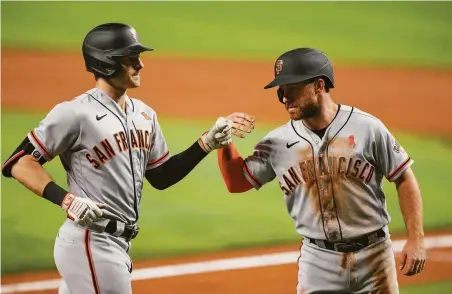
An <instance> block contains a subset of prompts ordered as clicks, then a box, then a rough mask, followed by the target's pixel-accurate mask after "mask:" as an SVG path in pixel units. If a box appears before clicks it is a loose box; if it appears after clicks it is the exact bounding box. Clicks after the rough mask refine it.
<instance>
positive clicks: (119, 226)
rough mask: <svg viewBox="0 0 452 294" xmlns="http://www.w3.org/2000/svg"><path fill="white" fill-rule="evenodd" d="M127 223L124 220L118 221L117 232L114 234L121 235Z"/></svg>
mask: <svg viewBox="0 0 452 294" xmlns="http://www.w3.org/2000/svg"><path fill="white" fill-rule="evenodd" d="M125 227H126V225H125V224H124V223H123V222H116V232H114V233H113V234H112V235H113V236H116V237H119V236H121V234H122V233H123V232H124V229H125Z"/></svg>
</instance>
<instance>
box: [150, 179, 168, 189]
mask: <svg viewBox="0 0 452 294" xmlns="http://www.w3.org/2000/svg"><path fill="white" fill-rule="evenodd" d="M149 183H150V184H151V186H152V187H153V188H155V189H157V190H160V191H163V190H166V189H168V188H169V187H171V186H172V185H171V183H169V182H166V181H149Z"/></svg>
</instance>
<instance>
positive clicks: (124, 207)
mask: <svg viewBox="0 0 452 294" xmlns="http://www.w3.org/2000/svg"><path fill="white" fill-rule="evenodd" d="M152 50H153V49H152V48H149V47H146V46H144V45H142V44H141V43H140V42H139V41H138V38H137V34H136V31H135V29H134V28H133V27H131V26H129V25H127V24H121V23H106V24H102V25H99V26H97V27H95V28H93V29H92V30H91V31H90V32H89V33H88V34H87V35H86V37H85V39H84V41H83V45H82V51H83V57H84V61H85V65H86V69H87V71H89V72H91V73H92V74H94V77H95V80H96V85H95V87H94V88H92V89H90V90H88V91H86V92H85V93H83V94H81V95H79V96H78V97H75V98H74V99H72V100H70V101H66V102H62V103H59V104H57V105H56V106H55V107H53V109H52V110H51V111H50V112H49V113H48V114H47V116H46V117H45V118H44V119H43V120H41V121H40V123H39V124H38V126H37V127H36V128H34V129H33V130H31V131H30V132H29V133H28V134H27V136H26V137H25V139H24V140H23V141H22V143H20V144H19V146H18V147H17V149H16V150H15V151H14V152H13V154H12V155H11V157H10V158H9V159H8V160H7V161H6V162H5V164H4V166H3V168H2V173H3V175H4V176H5V177H14V178H15V179H16V180H17V181H18V182H20V183H21V184H22V185H24V186H25V187H26V188H28V189H29V190H30V191H32V192H34V193H35V194H37V195H39V196H41V197H42V198H44V199H46V200H48V201H50V202H52V203H54V204H56V205H58V206H59V207H60V208H61V209H62V210H63V211H64V212H65V213H66V214H67V218H66V220H65V221H64V223H63V224H62V226H61V228H60V230H59V232H58V235H57V237H56V240H55V247H54V259H55V264H56V266H57V269H58V271H59V273H60V274H61V276H62V278H63V282H62V283H61V285H60V288H59V293H60V294H66V293H73V294H74V293H76V294H79V293H80V294H81V293H83V294H90V293H95V294H99V293H111V294H127V293H132V288H131V272H132V261H131V259H130V257H129V250H130V246H131V240H132V239H134V238H135V237H136V236H137V234H138V231H139V230H138V225H137V222H138V219H139V204H140V200H141V197H142V188H143V181H144V179H146V180H147V181H148V182H149V183H150V184H151V185H152V186H153V187H154V188H156V189H158V190H163V189H166V188H168V187H170V186H172V185H174V184H176V183H177V182H179V181H180V180H182V179H183V178H184V177H185V176H186V175H187V174H188V173H189V172H190V171H191V170H192V169H193V168H194V167H195V166H196V165H197V164H198V163H199V162H200V161H201V160H202V159H203V158H205V157H206V156H207V155H208V154H209V153H210V152H211V151H212V150H214V149H217V148H220V147H224V146H226V145H228V144H230V143H231V142H232V135H237V136H239V137H243V136H244V134H245V133H246V132H250V131H251V129H252V128H253V125H252V120H253V118H252V117H250V116H247V115H246V114H243V113H234V114H233V115H231V116H230V117H229V118H230V119H226V118H223V117H220V118H218V119H217V121H216V122H215V124H214V125H213V126H212V127H211V129H210V130H208V131H207V132H205V133H204V134H202V135H201V136H200V137H199V138H198V139H197V140H196V141H195V142H194V143H193V144H192V145H191V146H190V147H188V148H187V149H186V150H185V151H183V152H181V153H179V154H176V155H170V153H169V150H168V146H167V144H166V141H165V137H164V135H163V133H162V130H161V128H160V125H159V122H158V120H157V115H156V112H155V111H154V110H153V109H152V108H151V107H149V106H147V105H146V104H145V103H144V102H143V101H141V100H138V99H136V98H131V97H129V96H128V95H127V93H126V91H127V89H130V88H137V87H138V86H140V71H141V70H142V69H143V66H144V65H143V63H142V61H141V59H140V54H141V53H142V52H145V51H152ZM242 120H243V121H246V123H242ZM57 156H59V158H60V160H61V163H62V165H63V167H64V169H65V171H66V173H67V184H68V190H66V189H64V188H63V187H61V186H60V185H58V184H57V183H55V182H54V181H53V179H52V178H51V176H50V175H49V174H48V173H47V172H46V171H45V169H44V168H43V167H42V165H43V164H45V163H46V162H49V161H51V160H52V159H53V158H55V157H57Z"/></svg>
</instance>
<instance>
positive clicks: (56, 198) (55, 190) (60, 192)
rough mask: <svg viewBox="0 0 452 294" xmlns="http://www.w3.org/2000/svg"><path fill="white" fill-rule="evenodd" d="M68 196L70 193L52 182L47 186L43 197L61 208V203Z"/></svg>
mask: <svg viewBox="0 0 452 294" xmlns="http://www.w3.org/2000/svg"><path fill="white" fill-rule="evenodd" d="M67 194H68V192H67V191H66V190H64V189H63V188H61V187H60V186H58V185H57V184H56V183H55V182H53V181H52V182H49V183H48V184H47V185H46V186H45V188H44V191H43V192H42V197H44V198H45V199H47V200H49V201H50V202H52V203H55V204H56V205H58V206H61V203H63V199H64V197H65V196H66V195H67Z"/></svg>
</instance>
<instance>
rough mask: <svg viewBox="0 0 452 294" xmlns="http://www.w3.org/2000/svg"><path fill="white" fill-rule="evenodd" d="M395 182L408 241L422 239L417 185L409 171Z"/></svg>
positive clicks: (421, 219) (420, 210)
mask: <svg viewBox="0 0 452 294" xmlns="http://www.w3.org/2000/svg"><path fill="white" fill-rule="evenodd" d="M402 177H403V178H402V179H400V181H398V182H397V193H398V196H399V205H400V210H401V212H402V215H403V219H404V221H405V227H406V230H407V234H408V238H409V239H422V238H423V237H424V228H423V211H422V210H423V209H422V197H421V191H420V189H419V185H418V183H417V180H416V178H415V176H414V173H413V171H412V170H411V169H409V170H407V171H406V172H405V174H404V175H403V176H402Z"/></svg>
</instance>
